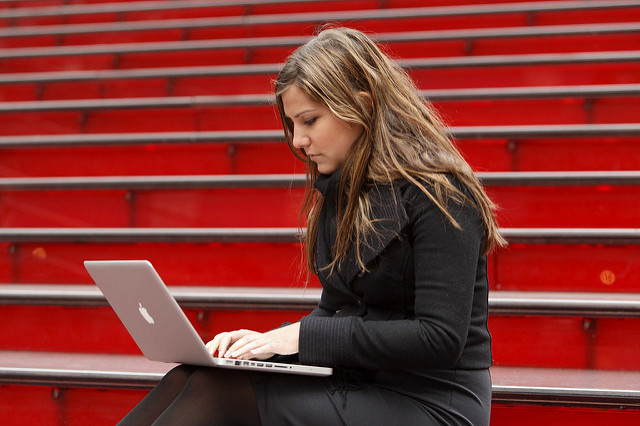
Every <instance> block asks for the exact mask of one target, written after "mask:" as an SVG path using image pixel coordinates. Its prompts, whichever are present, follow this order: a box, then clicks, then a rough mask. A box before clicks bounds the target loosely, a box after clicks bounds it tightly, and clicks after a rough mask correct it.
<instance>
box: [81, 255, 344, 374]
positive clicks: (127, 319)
mask: <svg viewBox="0 0 640 426" xmlns="http://www.w3.org/2000/svg"><path fill="white" fill-rule="evenodd" d="M84 266H85V268H87V271H88V272H89V274H90V275H91V277H92V278H93V280H94V281H95V282H96V284H97V285H98V287H100V290H101V291H102V293H103V294H104V296H105V298H106V299H107V301H108V302H109V304H110V305H111V307H112V308H113V310H114V311H115V312H116V314H117V315H118V317H119V318H120V321H122V323H123V324H124V326H125V327H126V328H127V330H128V331H129V334H131V337H133V340H135V342H136V344H137V345H138V347H139V348H140V350H141V351H142V353H143V354H144V356H145V357H147V358H148V359H150V360H153V361H162V362H173V363H182V364H193V365H202V366H207V367H221V368H235V369H243V370H255V371H270V372H274V373H275V372H277V373H289V374H303V375H309V376H330V375H331V374H332V372H333V370H332V369H331V368H328V367H317V366H312V365H300V364H284V363H275V362H268V361H257V360H251V361H244V360H242V361H241V360H237V359H228V358H215V357H213V356H212V355H211V354H210V353H209V351H208V350H207V348H206V346H205V344H204V342H203V341H202V339H201V338H200V336H199V335H198V333H197V332H196V330H195V329H194V328H193V326H192V325H191V323H190V322H189V319H188V318H187V316H186V315H185V314H184V312H183V311H182V309H181V308H180V306H179V305H178V303H177V302H176V300H175V299H174V298H173V296H172V295H171V293H170V292H169V290H168V289H167V287H166V286H165V285H164V283H163V282H162V279H160V276H159V275H158V273H157V272H156V270H155V269H154V268H153V266H152V265H151V263H150V262H148V261H146V260H122V261H120V260H119V261H85V262H84Z"/></svg>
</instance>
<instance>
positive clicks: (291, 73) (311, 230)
mask: <svg viewBox="0 0 640 426" xmlns="http://www.w3.org/2000/svg"><path fill="white" fill-rule="evenodd" d="M292 85H296V86H297V87H299V88H300V89H302V90H303V91H304V92H305V93H306V94H307V95H308V96H309V97H310V98H311V99H313V100H315V101H317V102H320V103H322V104H324V105H326V106H327V107H328V108H329V109H330V110H331V112H332V113H333V114H335V115H336V116H337V117H338V118H340V119H342V120H344V121H346V122H349V123H354V124H359V125H361V126H362V127H363V128H364V132H363V133H362V135H361V136H360V137H359V138H358V140H357V141H356V142H355V143H354V144H353V146H352V149H351V152H350V154H349V156H348V158H347V160H346V161H345V164H344V165H343V166H342V175H341V179H340V183H339V185H338V200H343V199H346V202H345V203H339V206H338V225H337V237H336V241H335V243H334V247H333V249H334V250H333V253H335V258H334V259H333V262H332V263H331V265H329V266H330V267H331V268H332V269H333V268H334V267H335V266H339V265H340V264H341V262H342V261H343V260H344V259H345V258H346V256H347V251H348V250H349V249H350V247H351V245H353V249H354V253H355V254H356V258H357V261H358V263H359V264H360V267H361V268H362V269H365V265H364V264H363V262H362V259H361V257H360V249H361V245H362V244H365V242H364V241H365V238H364V237H365V235H367V233H368V232H372V229H373V228H372V225H371V224H372V220H375V218H372V217H371V214H370V206H369V200H368V197H367V193H366V191H364V190H363V189H364V185H365V181H369V182H375V183H380V184H386V183H393V181H394V180H397V179H400V178H404V179H406V180H408V181H409V182H411V183H413V184H414V185H416V186H417V187H419V188H420V189H421V190H422V191H423V192H424V193H425V195H426V196H427V197H429V198H430V199H431V200H432V201H433V203H434V204H435V205H436V206H437V207H438V208H439V209H440V210H441V211H442V212H443V214H444V215H445V216H446V217H447V218H448V219H449V220H450V221H451V222H452V223H453V224H454V225H455V226H456V227H459V225H458V224H457V223H456V221H455V220H454V218H453V217H452V216H451V214H450V213H449V212H448V210H447V204H448V201H450V200H453V201H454V202H456V203H464V202H469V203H472V204H474V205H475V206H476V207H477V209H478V211H479V212H480V214H481V216H482V222H483V227H484V231H485V244H484V250H485V253H488V252H490V251H492V250H493V249H494V248H495V247H496V246H501V245H504V244H505V240H504V239H503V237H502V236H501V235H500V233H499V230H498V225H497V222H496V219H495V216H494V214H493V211H492V210H493V208H494V205H493V204H492V202H491V200H489V198H488V197H487V195H486V194H485V192H484V190H483V189H482V186H481V184H480V182H479V181H478V179H477V178H476V176H475V175H474V173H473V171H472V170H471V167H470V166H469V165H468V164H467V162H466V161H465V160H464V159H463V157H462V155H461V154H460V153H459V152H458V150H457V149H456V147H455V146H454V145H453V143H452V141H451V140H450V139H449V137H448V135H447V133H446V131H445V130H444V127H443V125H442V124H441V123H440V120H439V118H438V115H437V113H436V112H435V110H434V109H433V107H432V106H431V105H430V104H429V103H428V102H426V101H425V100H424V99H422V98H421V96H420V95H419V92H418V90H417V89H416V87H415V84H414V83H413V81H412V80H411V78H410V77H409V76H408V75H407V73H406V72H405V71H404V70H403V69H402V68H401V67H399V66H398V65H397V64H395V63H394V62H393V61H391V60H390V59H389V58H388V57H387V56H386V55H385V54H384V53H382V52H381V51H380V49H379V48H378V47H377V46H376V45H375V44H374V43H373V42H372V41H371V39H369V38H368V37H367V36H366V35H365V34H363V33H362V32H360V31H357V30H353V29H349V28H329V29H325V30H324V31H322V32H320V33H319V34H318V35H317V36H316V37H314V38H312V39H311V40H310V41H309V42H307V43H306V44H304V45H303V46H301V47H299V48H298V49H297V50H296V51H295V52H294V53H293V54H291V56H289V58H288V59H287V61H286V63H285V65H284V67H283V68H282V70H281V71H280V73H279V75H278V77H277V79H276V81H275V97H276V106H277V108H278V111H279V113H280V118H281V120H282V126H283V128H284V133H285V139H286V141H287V143H288V145H289V148H290V149H291V151H292V152H293V153H294V155H295V156H296V157H298V158H299V159H300V160H302V161H304V162H305V163H306V170H307V179H306V190H305V196H304V200H303V207H302V212H301V221H302V219H306V224H307V236H306V258H307V264H308V267H309V270H310V271H313V270H314V268H315V266H314V265H315V251H316V243H317V234H318V220H319V215H320V210H321V209H322V203H323V201H324V200H323V197H322V196H320V195H319V194H318V191H316V190H315V188H314V186H313V185H314V182H315V180H316V178H317V177H318V169H317V167H316V165H315V163H313V162H312V161H310V160H309V159H308V157H307V156H306V155H305V153H304V151H300V150H298V149H296V148H295V147H294V146H293V144H292V140H293V125H292V123H291V122H289V121H288V120H286V119H285V113H284V105H283V103H282V95H283V93H284V92H285V91H286V90H287V89H288V88H289V87H291V86H292ZM364 94H368V95H364ZM449 176H454V177H455V178H456V179H457V181H459V182H460V183H461V184H462V185H463V186H464V187H465V188H466V190H467V192H468V193H469V194H470V195H471V197H467V196H466V195H465V194H464V193H463V192H462V191H460V190H459V189H458V188H456V186H455V185H453V184H452V182H451V181H450V180H449V178H448V177H449ZM427 187H429V189H431V191H428V190H427ZM343 204H344V205H343Z"/></svg>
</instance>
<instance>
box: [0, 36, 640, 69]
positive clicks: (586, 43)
mask: <svg viewBox="0 0 640 426" xmlns="http://www.w3.org/2000/svg"><path fill="white" fill-rule="evenodd" d="M381 46H382V47H383V49H384V50H385V51H386V52H388V53H389V54H390V55H391V56H392V57H394V58H422V57H427V58H435V57H452V56H479V55H518V54H533V53H565V52H575V51H576V46H581V47H582V50H585V51H594V52H601V51H621V50H636V49H637V48H638V47H639V46H640V35H638V34H621V35H579V36H547V37H514V38H512V39H505V38H490V37H488V38H482V39H474V40H464V39H461V40H451V41H423V42H384V43H381ZM294 49H295V47H294V46H292V47H255V48H251V49H243V48H233V49H231V48H229V49H212V50H196V51H186V50H185V51H179V52H157V53H118V54H101V55H77V56H64V57H48V58H47V60H46V61H43V60H42V59H41V58H6V59H0V66H1V67H2V70H3V71H4V72H6V73H19V72H38V71H70V70H95V69H133V68H157V67H166V66H167V64H171V63H179V64H180V66H203V65H212V66H213V65H231V64H261V63H278V62H283V61H284V60H285V58H286V57H287V56H288V55H289V54H290V53H291V52H292V51H293V50H294Z"/></svg>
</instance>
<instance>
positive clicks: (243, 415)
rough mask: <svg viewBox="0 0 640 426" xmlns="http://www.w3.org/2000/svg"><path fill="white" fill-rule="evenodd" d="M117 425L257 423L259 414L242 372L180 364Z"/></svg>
mask: <svg viewBox="0 0 640 426" xmlns="http://www.w3.org/2000/svg"><path fill="white" fill-rule="evenodd" d="M118 424H119V425H135V426H141V425H151V424H153V425H190V426H194V425H260V415H259V414H258V405H257V403H256V396H255V393H254V391H253V385H252V383H251V379H250V378H249V375H248V374H247V373H245V372H244V371H239V370H233V371H232V370H224V369H220V368H207V367H196V366H190V365H181V366H178V367H176V368H174V369H173V370H171V371H169V372H168V373H167V374H166V375H165V376H164V378H163V379H162V380H161V381H160V382H159V383H158V384H157V385H156V387H154V388H153V390H151V392H149V394H148V395H147V396H146V397H145V398H144V399H143V400H142V401H140V403H139V404H138V405H136V406H135V407H134V409H133V410H131V412H130V413H129V414H127V416H126V417H125V418H124V419H122V420H121V421H120V423H118Z"/></svg>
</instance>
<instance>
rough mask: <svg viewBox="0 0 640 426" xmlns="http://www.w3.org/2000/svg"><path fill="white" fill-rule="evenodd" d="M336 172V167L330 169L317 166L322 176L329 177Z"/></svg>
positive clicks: (329, 167)
mask: <svg viewBox="0 0 640 426" xmlns="http://www.w3.org/2000/svg"><path fill="white" fill-rule="evenodd" d="M336 170H338V168H337V167H331V166H320V165H319V166H318V171H319V172H320V173H322V174H323V175H330V174H331V173H333V172H335V171H336Z"/></svg>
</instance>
